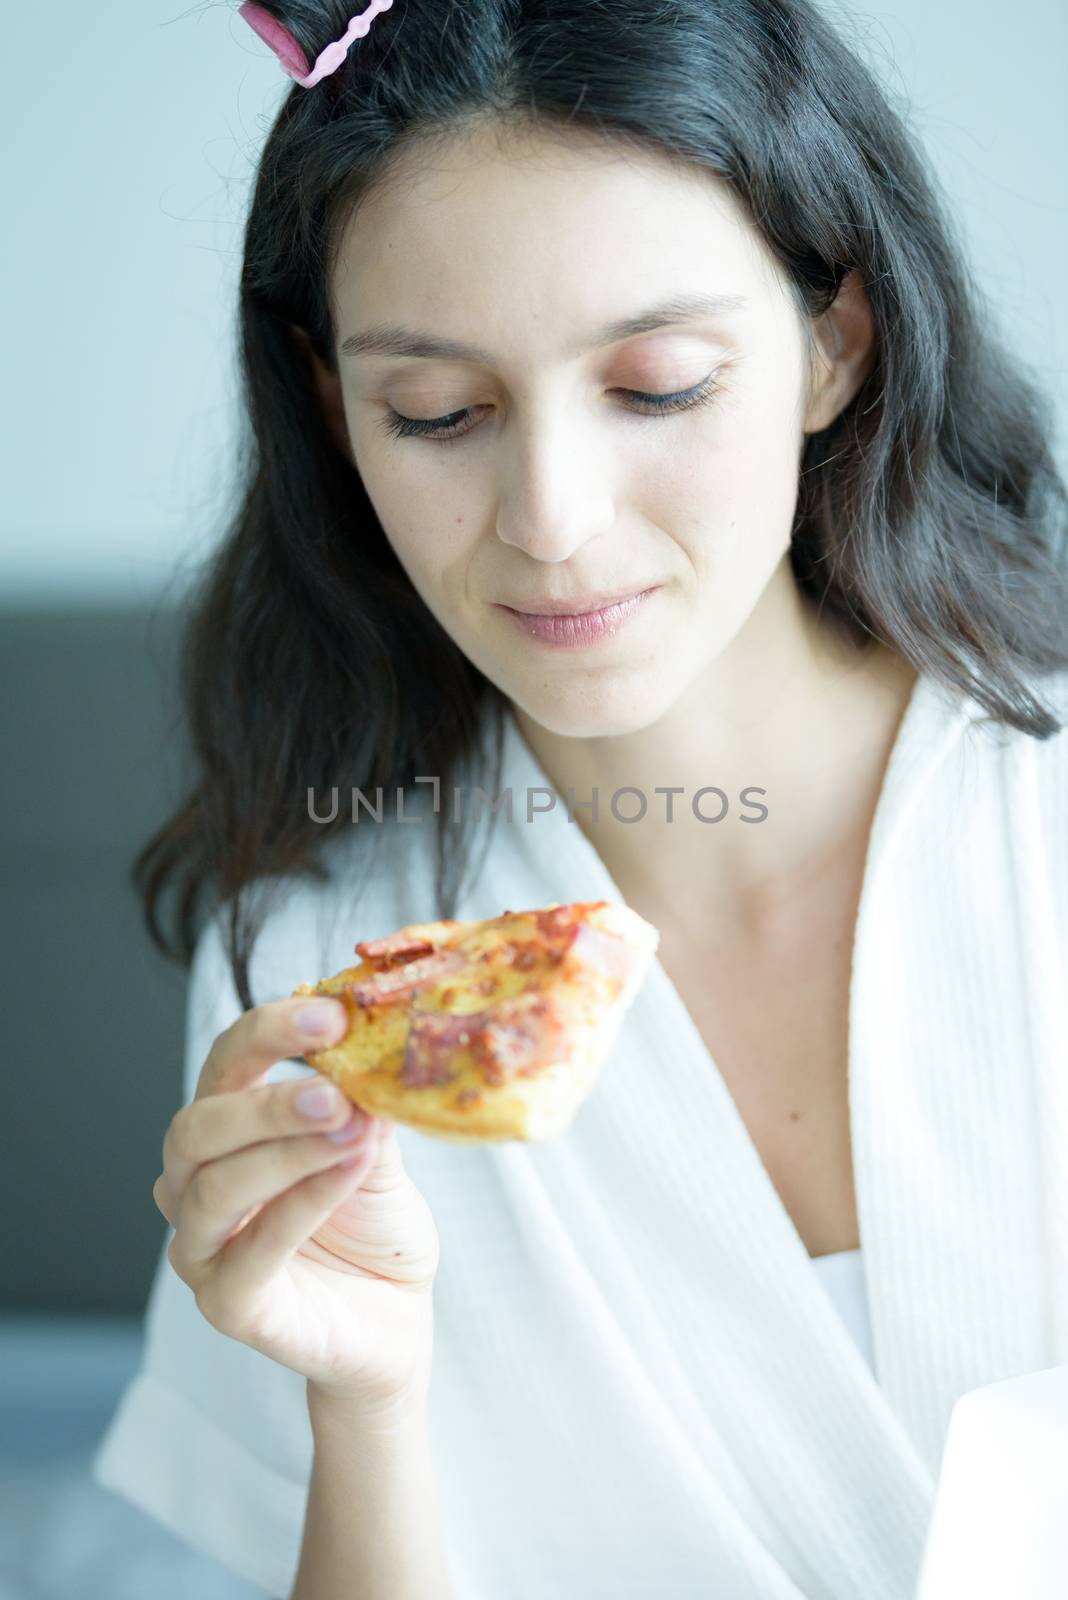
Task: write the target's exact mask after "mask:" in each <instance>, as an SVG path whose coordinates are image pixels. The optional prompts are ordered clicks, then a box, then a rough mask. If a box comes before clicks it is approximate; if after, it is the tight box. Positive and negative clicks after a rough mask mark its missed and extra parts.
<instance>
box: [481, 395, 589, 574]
mask: <svg viewBox="0 0 1068 1600" xmlns="http://www.w3.org/2000/svg"><path fill="white" fill-rule="evenodd" d="M609 480H610V474H609V473H608V472H606V471H605V470H604V468H603V464H601V463H599V461H598V459H597V457H596V455H595V454H594V453H592V452H591V451H590V450H589V449H588V448H584V446H583V442H582V439H581V430H575V429H571V430H570V436H569V434H568V430H567V428H566V426H565V425H564V424H562V423H560V424H558V425H557V426H556V427H549V428H544V427H543V428H540V429H539V430H538V432H537V436H536V437H535V436H534V430H530V431H528V433H527V435H526V436H525V438H524V439H523V440H521V441H520V442H519V443H518V445H517V450H516V456H515V458H514V460H513V461H512V462H511V463H510V465H509V469H508V477H507V480H506V482H505V484H504V486H503V487H502V491H501V495H500V504H499V508H498V511H497V536H498V538H499V539H500V540H501V542H502V543H503V544H510V545H514V546H515V547H516V549H517V550H522V551H523V552H524V553H525V554H526V555H528V556H531V557H532V558H533V559H534V560H535V561H567V560H568V558H569V557H570V556H572V555H574V553H575V551H576V550H579V549H581V547H582V546H583V545H584V544H587V543H588V542H589V540H591V539H596V538H598V537H599V536H600V535H601V534H603V533H606V532H607V531H608V529H609V528H611V526H612V522H613V519H614V516H615V509H614V506H613V503H612V496H611V493H610V491H609Z"/></svg>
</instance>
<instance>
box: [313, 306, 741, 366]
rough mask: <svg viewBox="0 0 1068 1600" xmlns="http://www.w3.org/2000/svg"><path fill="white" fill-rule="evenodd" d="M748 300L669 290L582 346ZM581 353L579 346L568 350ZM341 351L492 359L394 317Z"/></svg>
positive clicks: (721, 311) (711, 314) (721, 312)
mask: <svg viewBox="0 0 1068 1600" xmlns="http://www.w3.org/2000/svg"><path fill="white" fill-rule="evenodd" d="M748 303H749V302H748V300H747V299H746V297H745V296H744V295H740V294H679V295H672V296H670V297H669V298H668V299H666V300H660V301H658V302H657V304H656V305H653V306H649V307H648V308H647V309H646V310H645V311H639V312H637V313H636V314H635V315H634V316H631V317H619V318H617V319H616V320H615V321H613V322H609V323H606V324H605V325H604V326H603V327H602V328H600V329H598V330H597V331H596V332H595V333H594V335H593V337H592V339H590V341H589V343H588V344H587V345H586V346H585V348H586V349H587V350H598V349H600V348H601V347H602V346H604V345H607V344H616V343H617V342H618V341H619V340H620V339H630V338H632V337H633V336H634V335H635V334H639V333H652V332H653V331H654V330H655V329H657V328H667V327H671V326H673V325H674V324H676V323H682V322H694V321H697V320H698V319H699V318H715V317H723V316H729V315H730V314H731V313H732V312H734V311H741V310H743V309H744V308H745V307H746V306H747V305H748ZM581 353H582V352H581V349H572V350H570V351H569V352H568V354H569V355H579V354H581ZM340 354H341V355H342V356H343V357H347V356H362V355H381V356H418V357H422V358H423V359H424V360H427V361H478V362H482V363H483V364H485V365H486V366H492V365H493V364H494V358H493V356H492V354H491V353H490V352H489V351H488V350H482V349H480V348H479V347H478V346H477V345H472V344H463V343H462V342H461V341H460V340H458V339H442V338H439V337H438V336H437V335H436V334H432V333H425V332H424V331H423V330H422V329H420V328H404V327H401V326H400V325H399V324H397V323H392V322H380V323H376V324H375V325H374V326H373V327H370V328H365V329H364V330H363V331H362V332H360V333H352V334H350V335H349V336H348V338H347V339H345V341H344V342H343V343H342V345H341V348H340Z"/></svg>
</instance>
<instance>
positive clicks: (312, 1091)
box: [294, 1083, 341, 1117]
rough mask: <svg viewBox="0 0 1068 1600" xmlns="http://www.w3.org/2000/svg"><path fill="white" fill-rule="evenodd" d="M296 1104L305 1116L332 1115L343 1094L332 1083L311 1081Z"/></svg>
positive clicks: (300, 1094) (298, 1096)
mask: <svg viewBox="0 0 1068 1600" xmlns="http://www.w3.org/2000/svg"><path fill="white" fill-rule="evenodd" d="M294 1104H295V1105H296V1108H297V1110H298V1111H299V1112H300V1113H301V1114H302V1115H303V1116H305V1117H332V1116H333V1115H334V1112H335V1111H336V1110H337V1108H338V1106H339V1105H340V1104H341V1096H340V1094H339V1093H338V1091H337V1090H336V1089H335V1088H334V1085H333V1084H332V1083H310V1084H309V1085H308V1087H307V1088H306V1089H302V1090H301V1091H300V1093H299V1094H298V1095H297V1098H296V1100H295V1102H294Z"/></svg>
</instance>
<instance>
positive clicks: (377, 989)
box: [348, 950, 466, 1006]
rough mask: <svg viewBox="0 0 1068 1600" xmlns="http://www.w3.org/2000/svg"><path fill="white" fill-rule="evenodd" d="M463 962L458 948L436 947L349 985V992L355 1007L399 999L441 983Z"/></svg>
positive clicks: (461, 965) (463, 963)
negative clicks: (392, 968)
mask: <svg viewBox="0 0 1068 1600" xmlns="http://www.w3.org/2000/svg"><path fill="white" fill-rule="evenodd" d="M464 965H466V963H465V961H464V957H463V956H462V955H461V953H460V951H459V950H437V951H435V953H434V954H433V955H429V956H422V957H421V958H419V959H417V960H415V961H409V962H407V963H406V964H405V965H404V966H402V967H397V968H396V970H395V971H389V970H386V971H383V972H375V973H373V974H372V976H371V977H369V978H364V979H362V980H361V981H360V982H359V983H350V984H349V985H348V991H349V994H351V996H352V998H353V999H354V1000H355V1002H356V1004H357V1005H358V1006H370V1005H375V1004H377V1003H378V1002H379V1001H389V1000H396V999H399V998H400V997H401V996H402V995H403V996H407V995H410V994H413V993H414V992H415V991H416V990H417V989H422V988H424V987H426V986H427V985H428V984H433V983H440V982H441V980H442V978H446V977H448V975H449V974H450V973H452V972H457V971H459V969H460V968H461V967H463V966H464Z"/></svg>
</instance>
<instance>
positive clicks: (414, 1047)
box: [403, 1011, 479, 1089]
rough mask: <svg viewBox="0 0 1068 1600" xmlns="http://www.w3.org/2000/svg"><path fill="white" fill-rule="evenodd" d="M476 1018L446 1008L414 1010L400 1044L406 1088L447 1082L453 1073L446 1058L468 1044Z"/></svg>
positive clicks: (452, 1076)
mask: <svg viewBox="0 0 1068 1600" xmlns="http://www.w3.org/2000/svg"><path fill="white" fill-rule="evenodd" d="M478 1021H479V1018H478V1016H477V1014H476V1015H475V1016H474V1017H458V1016H453V1015H452V1014H451V1013H449V1012H447V1011H416V1012H414V1013H413V1014H412V1025H411V1027H410V1028H409V1030H408V1040H407V1043H406V1044H405V1046H404V1071H403V1079H404V1083H405V1085H406V1086H407V1087H408V1088H409V1089H429V1088H431V1087H432V1086H433V1085H435V1084H443V1083H449V1082H451V1081H452V1079H453V1078H455V1077H456V1069H455V1067H453V1068H451V1069H450V1065H449V1061H450V1058H451V1057H452V1056H453V1055H454V1053H455V1052H456V1051H457V1050H459V1049H463V1048H464V1046H466V1045H469V1044H470V1043H471V1041H472V1037H473V1028H472V1025H473V1026H474V1027H475V1028H477V1026H478Z"/></svg>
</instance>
